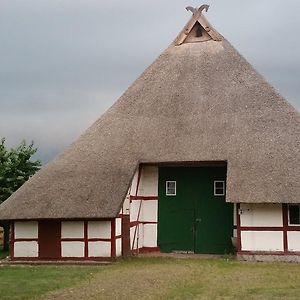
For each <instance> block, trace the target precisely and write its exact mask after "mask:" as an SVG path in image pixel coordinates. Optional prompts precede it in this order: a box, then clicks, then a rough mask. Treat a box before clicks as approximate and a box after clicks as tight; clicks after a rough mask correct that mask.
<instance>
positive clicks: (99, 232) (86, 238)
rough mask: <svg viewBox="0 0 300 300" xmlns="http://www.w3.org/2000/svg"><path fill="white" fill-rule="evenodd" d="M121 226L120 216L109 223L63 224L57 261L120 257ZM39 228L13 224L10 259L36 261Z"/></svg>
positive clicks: (31, 223)
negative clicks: (59, 254) (34, 259)
mask: <svg viewBox="0 0 300 300" xmlns="http://www.w3.org/2000/svg"><path fill="white" fill-rule="evenodd" d="M113 222H114V226H113V225H112V224H113ZM121 223H122V222H121V218H120V217H118V218H116V219H115V220H108V221H62V222H61V235H60V249H61V256H60V257H58V259H59V258H63V259H68V258H78V259H86V258H91V259H92V258H107V257H112V256H114V255H115V256H121V255H122V239H121ZM38 227H39V226H38V221H20V222H14V224H13V228H14V230H13V240H12V243H13V247H12V248H13V255H12V257H13V258H16V259H18V258H39V237H38V234H39V233H38V231H39V230H38ZM112 230H115V232H113V231H112ZM113 240H114V241H113ZM58 247H59V245H58ZM113 247H115V249H114V250H113Z"/></svg>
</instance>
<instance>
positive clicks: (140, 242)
mask: <svg viewBox="0 0 300 300" xmlns="http://www.w3.org/2000/svg"><path fill="white" fill-rule="evenodd" d="M137 237H138V241H137V243H138V248H143V247H144V225H143V224H139V227H138V232H137Z"/></svg>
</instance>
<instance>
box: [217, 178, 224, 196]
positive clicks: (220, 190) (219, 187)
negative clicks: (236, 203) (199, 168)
mask: <svg viewBox="0 0 300 300" xmlns="http://www.w3.org/2000/svg"><path fill="white" fill-rule="evenodd" d="M224 195H225V181H221V180H218V181H217V180H215V181H214V196H224Z"/></svg>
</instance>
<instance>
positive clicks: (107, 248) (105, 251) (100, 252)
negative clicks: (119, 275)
mask: <svg viewBox="0 0 300 300" xmlns="http://www.w3.org/2000/svg"><path fill="white" fill-rule="evenodd" d="M88 244H89V245H88V247H89V250H88V253H89V254H88V255H89V257H110V256H111V242H102V241H101V242H89V243H88Z"/></svg>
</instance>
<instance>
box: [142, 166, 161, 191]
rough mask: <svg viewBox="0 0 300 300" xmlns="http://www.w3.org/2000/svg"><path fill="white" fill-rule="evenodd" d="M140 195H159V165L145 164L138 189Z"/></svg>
mask: <svg viewBox="0 0 300 300" xmlns="http://www.w3.org/2000/svg"><path fill="white" fill-rule="evenodd" d="M138 195H139V196H157V195H158V167H156V166H143V168H142V174H141V179H140V184H139V189H138Z"/></svg>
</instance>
